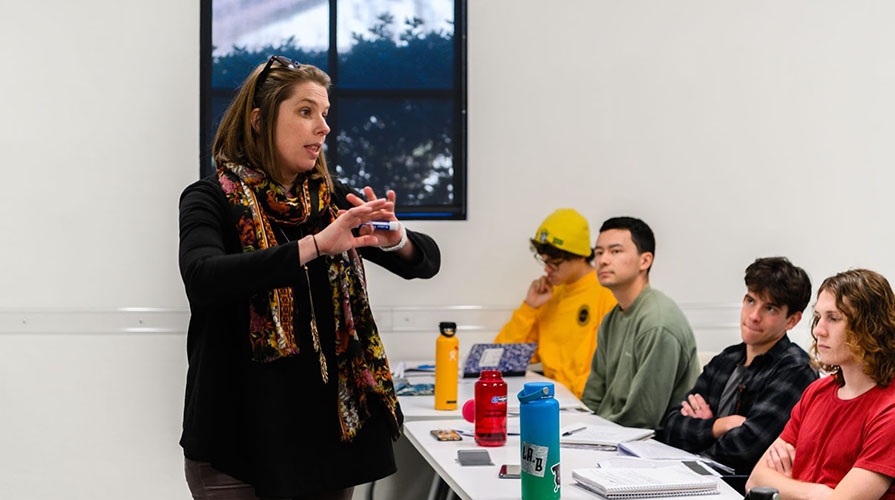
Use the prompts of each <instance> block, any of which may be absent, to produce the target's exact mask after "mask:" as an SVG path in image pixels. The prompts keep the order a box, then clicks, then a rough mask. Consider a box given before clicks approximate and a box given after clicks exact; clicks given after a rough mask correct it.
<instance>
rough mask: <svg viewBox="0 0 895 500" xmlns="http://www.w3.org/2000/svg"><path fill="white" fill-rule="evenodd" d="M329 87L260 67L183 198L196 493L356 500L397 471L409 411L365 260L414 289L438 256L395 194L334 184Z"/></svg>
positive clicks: (189, 424)
mask: <svg viewBox="0 0 895 500" xmlns="http://www.w3.org/2000/svg"><path fill="white" fill-rule="evenodd" d="M329 85H330V79H329V77H328V76H327V75H326V73H324V72H323V71H321V70H320V69H318V68H316V67H314V66H311V65H305V64H299V63H297V62H295V61H292V60H290V59H288V58H285V57H282V56H273V57H271V58H270V60H269V61H267V64H265V65H259V67H258V68H256V69H255V70H254V71H253V72H252V74H251V75H249V77H248V78H247V79H246V81H245V82H244V83H243V85H242V87H241V88H240V89H239V91H238V93H237V95H236V97H235V99H234V100H233V102H232V103H231V104H230V107H229V108H228V109H227V111H226V112H225V114H224V116H223V118H222V120H221V124H220V126H219V128H218V131H217V135H216V137H215V141H214V146H213V154H214V159H215V163H216V165H217V172H216V173H215V174H214V175H212V176H210V177H208V178H205V179H202V180H200V181H198V182H196V183H194V184H193V185H191V186H189V187H188V188H187V189H186V190H185V191H184V192H183V194H182V196H181V200H180V271H181V275H182V277H183V281H184V285H185V287H186V292H187V297H188V299H189V302H190V311H191V318H190V326H189V333H188V337H187V354H188V358H189V371H188V373H187V384H186V398H185V409H184V421H183V435H182V437H181V441H180V444H181V446H182V447H183V450H184V455H185V461H186V466H185V468H186V476H187V482H188V483H189V486H190V490H191V491H192V493H193V497H194V498H197V499H218V498H220V499H224V498H226V499H254V498H271V499H281V498H294V499H315V500H316V499H349V498H351V495H352V491H353V487H354V486H355V485H357V484H361V483H366V482H369V481H374V480H376V479H380V478H382V477H384V476H387V475H389V474H392V473H393V472H394V471H395V462H394V455H393V451H392V442H393V440H394V439H395V438H396V437H397V436H398V430H399V428H400V426H401V424H402V421H403V416H402V414H401V410H400V408H399V406H398V401H397V398H396V396H395V392H394V387H393V385H392V380H391V375H390V373H389V367H388V361H387V359H386V356H385V351H384V348H383V346H382V343H381V341H380V338H379V334H378V332H377V329H376V325H375V323H374V321H373V317H372V314H371V312H370V306H369V302H368V300H367V292H366V287H365V278H364V271H363V263H362V260H361V257H363V258H364V259H368V260H371V261H373V262H375V263H377V264H379V265H381V266H383V267H385V268H386V269H388V270H390V271H392V272H394V273H396V274H398V275H400V276H402V277H404V278H408V279H409V278H429V277H431V276H433V275H435V274H436V273H437V272H438V269H439V266H440V254H439V251H438V247H437V245H436V244H435V242H434V241H433V240H432V239H431V238H430V237H428V236H426V235H424V234H421V233H415V232H412V231H407V230H406V229H405V228H404V226H403V225H401V224H400V223H399V222H397V218H396V217H395V213H394V201H395V193H394V192H392V191H389V192H388V193H387V194H386V197H385V198H377V197H376V195H375V194H374V192H373V190H372V189H370V188H369V187H367V188H365V189H364V195H365V198H366V201H365V200H364V199H362V198H361V197H360V196H358V195H357V194H355V193H352V192H351V191H350V190H349V189H348V188H346V187H345V186H344V185H342V184H339V183H336V182H334V181H333V180H332V179H331V177H330V175H329V172H328V170H327V167H326V161H325V160H324V156H323V142H324V139H325V138H326V135H327V134H328V133H329V131H330V129H329V127H328V126H327V123H326V116H327V113H328V112H329V105H330V104H329V98H328V89H329ZM370 221H392V222H393V225H396V226H397V227H398V229H397V230H388V229H378V226H377V228H374V227H373V226H372V225H369V224H365V223H368V222H370Z"/></svg>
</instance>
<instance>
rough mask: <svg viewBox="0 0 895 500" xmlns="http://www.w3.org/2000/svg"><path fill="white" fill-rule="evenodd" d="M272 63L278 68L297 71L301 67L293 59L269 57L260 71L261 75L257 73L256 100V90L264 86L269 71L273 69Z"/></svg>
mask: <svg viewBox="0 0 895 500" xmlns="http://www.w3.org/2000/svg"><path fill="white" fill-rule="evenodd" d="M274 63H276V64H279V66H280V67H283V68H289V69H298V68H300V67H301V63H300V62H298V61H296V60H294V59H289V58H288V57H285V56H270V59H268V60H267V64H265V65H264V69H262V70H261V73H258V79H257V80H255V96H256V99H257V95H258V90H259V89H260V88H261V85H263V84H264V81H265V80H267V76H268V75H270V70H271V69H273V67H274Z"/></svg>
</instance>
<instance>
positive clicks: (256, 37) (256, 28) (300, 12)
mask: <svg viewBox="0 0 895 500" xmlns="http://www.w3.org/2000/svg"><path fill="white" fill-rule="evenodd" d="M212 5H213V6H212V21H211V22H212V26H213V29H212V31H211V43H212V57H214V58H215V59H217V58H218V57H222V56H226V55H230V54H234V53H236V54H239V53H242V52H247V53H249V54H255V53H260V54H262V57H261V59H266V58H267V57H268V56H269V55H271V54H272V53H280V52H278V50H279V49H284V50H288V49H292V50H295V51H301V52H304V53H318V52H319V53H322V54H323V58H322V59H321V60H319V61H317V62H312V61H311V60H310V59H308V58H307V57H306V58H305V59H298V60H299V61H302V62H308V63H311V64H314V65H315V66H318V67H320V68H324V66H321V65H320V64H323V63H325V62H326V51H327V50H328V49H329V2H328V0H305V1H301V2H295V1H292V2H282V1H263V2H246V1H244V0H214V1H213V2H212ZM293 54H294V52H293ZM253 60H254V64H258V63H259V62H261V61H259V60H258V58H255V59H253ZM246 74H248V73H246V72H244V73H242V76H243V78H244V77H245V75H246ZM239 83H242V81H241V80H240V81H239V82H237V85H239Z"/></svg>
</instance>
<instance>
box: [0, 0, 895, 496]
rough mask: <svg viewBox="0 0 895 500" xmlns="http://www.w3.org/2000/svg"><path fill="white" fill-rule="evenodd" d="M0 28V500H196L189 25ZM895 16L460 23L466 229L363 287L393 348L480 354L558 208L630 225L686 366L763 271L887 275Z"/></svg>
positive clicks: (810, 6) (176, 10)
mask: <svg viewBox="0 0 895 500" xmlns="http://www.w3.org/2000/svg"><path fill="white" fill-rule="evenodd" d="M6 3H8V4H11V2H10V1H7V2H6ZM4 7H5V8H4V9H3V15H2V16H0V61H2V66H3V78H0V95H3V96H5V99H4V112H3V120H2V121H0V148H2V150H3V151H4V153H5V154H4V161H5V163H6V165H5V166H4V168H3V169H2V172H3V177H4V182H3V187H4V191H3V194H2V195H0V213H3V214H4V217H3V218H2V220H3V221H2V225H0V228H2V231H0V247H2V248H3V250H2V253H0V277H2V278H0V279H2V283H3V284H4V286H2V287H0V470H2V471H3V473H2V474H0V498H13V499H50V498H69V499H88V498H89V499H99V498H121V497H128V498H146V499H155V498H172V499H173V498H187V497H188V493H187V490H186V487H185V485H184V484H183V479H182V473H181V470H180V469H181V462H180V454H179V448H178V447H177V444H176V441H177V438H178V430H179V414H180V410H181V408H180V405H181V400H182V385H183V374H184V370H185V361H184V354H183V349H184V337H183V327H184V325H185V321H186V318H187V314H186V309H185V308H186V302H185V299H184V295H183V292H182V285H181V283H180V280H179V275H178V271H177V258H176V253H177V199H178V195H179V193H180V191H181V190H182V188H183V187H184V186H185V185H186V184H188V183H189V182H190V181H191V180H193V179H195V178H196V176H197V171H198V166H197V163H198V155H199V152H198V99H199V95H198V89H199V82H198V77H199V74H198V62H199V53H198V41H199V15H198V14H199V13H198V2H183V1H181V0H157V1H155V2H133V1H113V0H84V1H81V2H63V1H60V0H55V1H54V0H50V1H46V2H16V3H15V5H14V6H12V5H4ZM893 15H895V4H892V3H890V2H886V1H883V0H880V1H865V0H858V1H854V2H847V3H845V2H839V1H831V0H826V1H825V0H810V1H809V0H791V1H787V2H777V1H773V2H772V1H755V2H748V3H742V2H717V1H708V0H705V1H695V0H678V1H676V2H663V1H646V0H634V1H628V2H613V1H604V0H565V1H563V2H549V3H546V2H543V1H542V0H470V5H469V220H468V221H464V222H427V223H413V224H412V226H413V227H414V228H416V229H421V230H424V231H427V232H428V233H430V234H431V235H433V236H434V237H435V238H436V239H437V240H438V241H439V243H440V245H441V248H442V251H443V257H444V258H443V270H442V272H441V274H440V275H439V276H437V277H436V278H434V279H432V280H430V281H428V282H416V283H404V282H402V281H401V280H399V279H397V278H394V277H392V276H389V275H387V274H385V273H383V272H381V271H380V270H378V269H375V268H374V266H370V269H369V274H370V281H371V295H372V297H373V301H374V307H375V308H376V310H377V311H378V312H379V313H381V314H382V315H383V319H382V320H381V323H383V324H384V325H387V326H388V328H384V329H386V330H390V331H391V332H393V333H387V334H386V335H387V336H386V344H387V347H388V348H389V350H391V351H394V352H396V353H400V354H401V356H413V355H418V356H427V355H428V354H429V349H430V347H431V341H432V336H434V332H435V324H434V323H430V320H432V321H434V320H435V319H439V320H441V319H444V320H447V319H452V318H453V317H460V318H464V320H465V319H468V321H469V322H470V325H471V326H473V325H479V326H480V327H481V328H482V329H481V330H477V331H476V330H473V329H469V330H467V331H466V332H464V331H461V335H464V338H465V339H468V340H469V342H471V341H472V339H474V338H487V337H488V336H490V335H491V333H492V332H491V331H489V330H488V329H489V328H493V327H494V326H493V325H494V324H495V323H499V322H500V321H499V317H497V318H496V319H495V317H496V316H499V314H501V313H503V314H508V311H509V310H510V309H511V308H512V307H513V306H515V305H516V304H517V302H518V301H520V300H521V299H522V295H523V291H524V288H525V286H526V284H527V283H528V282H529V281H530V280H531V279H533V277H534V275H535V274H536V273H537V271H538V270H537V268H536V266H535V264H534V263H533V261H532V260H531V257H530V255H529V252H528V246H527V238H528V237H529V236H530V234H531V232H532V230H533V229H534V227H535V226H536V225H537V223H538V222H539V221H540V220H541V219H542V218H543V217H544V216H545V215H546V214H547V213H549V212H550V211H551V210H552V209H554V208H556V207H558V206H572V207H575V208H577V209H578V210H580V211H581V212H582V213H584V214H585V215H586V216H587V217H588V218H589V219H590V220H591V222H592V229H594V230H596V228H597V227H598V226H599V223H600V222H601V221H602V220H603V219H605V218H607V217H609V216H614V215H622V214H629V215H634V216H638V217H641V218H643V219H644V220H646V221H647V222H648V223H649V224H650V225H651V226H652V227H653V229H654V231H655V232H656V236H657V240H658V251H657V254H656V263H655V266H654V268H653V277H652V280H653V284H654V285H655V286H656V287H657V288H661V289H662V290H664V291H666V292H667V293H669V294H670V295H671V296H673V297H675V298H676V299H677V300H679V301H680V302H681V303H682V304H683V305H684V307H685V310H686V311H687V312H688V315H690V316H691V319H693V320H694V324H698V325H701V327H697V329H698V330H699V332H698V334H699V342H700V347H701V348H704V347H706V346H709V347H711V348H713V349H714V348H715V347H714V346H716V345H717V346H721V345H725V344H728V343H731V342H734V341H735V340H736V317H735V314H736V304H737V303H738V302H739V300H740V298H741V295H742V292H743V290H742V272H743V269H744V268H745V266H746V265H747V264H748V263H749V262H751V261H752V260H753V259H754V258H755V257H758V256H766V255H776V254H782V255H787V256H789V257H790V258H791V259H792V260H793V261H794V262H795V263H797V264H799V265H801V266H803V267H805V268H806V269H807V270H808V272H809V273H810V274H811V276H812V278H813V279H814V280H815V282H816V283H815V285H816V284H817V282H819V281H820V280H821V279H823V278H824V277H825V276H828V275H830V274H832V273H834V272H837V271H839V270H843V269H846V268H849V267H854V266H865V267H870V268H873V269H876V270H878V271H880V272H882V273H883V274H886V275H889V276H895V273H893V264H892V263H890V259H888V258H887V257H888V256H889V248H890V246H891V245H892V243H893V241H895V237H893V234H892V228H891V225H889V224H887V223H886V222H887V220H886V218H887V216H888V214H891V213H893V208H895V207H893V204H895V202H893V197H892V196H891V195H890V192H889V191H890V189H889V188H890V186H891V185H892V181H893V177H895V174H893V173H892V171H891V168H886V167H889V166H891V165H892V164H893V160H895V150H893V149H892V147H891V142H892V141H891V138H892V137H893V127H895V121H893V119H892V117H893V116H895V93H893V92H892V90H891V89H893V88H895V85H893V84H895V66H893V65H892V64H891V61H892V60H893V55H895V54H893V50H895V49H893V48H895V33H893V31H892V30H891V29H890V27H889V26H888V25H889V24H890V23H889V22H888V20H890V19H892V17H893ZM456 305H475V306H481V307H483V309H482V310H481V311H482V312H481V313H479V312H469V310H466V312H457V311H453V310H450V309H445V308H447V307H449V306H456ZM122 308H125V309H122ZM128 308H129V309H128ZM473 311H475V310H473ZM495 311H496V312H495ZM448 316H450V317H448ZM728 316H733V317H730V318H729V319H728ZM482 318H485V319H484V320H482ZM802 326H804V325H802ZM420 332H427V333H429V334H428V335H427V334H420ZM718 332H721V333H718ZM799 335H801V336H802V338H804V337H805V336H806V335H807V332H805V331H804V330H800V332H799ZM464 342H467V340H464ZM130 488H133V491H130Z"/></svg>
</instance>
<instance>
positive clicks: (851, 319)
mask: <svg viewBox="0 0 895 500" xmlns="http://www.w3.org/2000/svg"><path fill="white" fill-rule="evenodd" d="M824 291H826V292H828V293H830V295H832V296H833V297H834V298H835V300H836V308H837V309H838V310H839V311H840V312H841V313H842V314H843V315H844V316H845V319H846V336H845V343H846V345H847V346H848V348H849V350H850V351H851V352H852V354H853V355H854V357H855V359H857V360H858V362H860V363H861V365H862V366H863V369H864V373H865V374H867V376H868V377H870V378H872V379H873V380H874V381H875V382H876V383H877V384H879V385H881V386H883V387H885V386H887V385H889V383H890V382H891V381H892V378H893V377H895V293H893V292H892V287H891V286H889V282H888V281H887V280H886V278H884V277H883V276H882V275H880V274H879V273H876V272H873V271H870V270H867V269H850V270H848V271H844V272H841V273H839V274H837V275H835V276H830V277H829V278H827V279H825V280H824V282H823V283H822V284H821V285H820V288H819V289H818V291H817V295H818V296H820V293H821V292H824ZM818 320H819V317H818V315H817V314H815V315H814V319H813V320H812V321H811V336H812V338H814V342H813V343H812V345H811V353H812V355H813V357H814V361H815V364H816V365H817V366H819V367H820V368H821V369H823V370H824V371H826V372H831V373H833V376H834V377H835V378H836V380H837V381H838V382H839V383H840V384H842V383H844V380H843V379H842V373H841V370H840V368H839V367H838V366H830V365H825V364H823V363H821V362H820V358H819V357H818V351H817V337H815V336H814V327H816V326H817V323H818Z"/></svg>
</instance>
